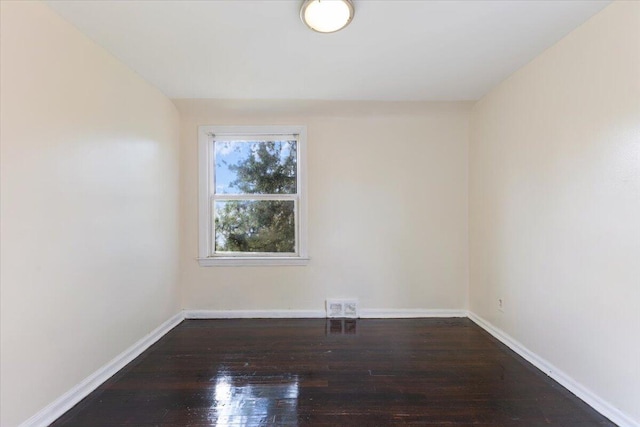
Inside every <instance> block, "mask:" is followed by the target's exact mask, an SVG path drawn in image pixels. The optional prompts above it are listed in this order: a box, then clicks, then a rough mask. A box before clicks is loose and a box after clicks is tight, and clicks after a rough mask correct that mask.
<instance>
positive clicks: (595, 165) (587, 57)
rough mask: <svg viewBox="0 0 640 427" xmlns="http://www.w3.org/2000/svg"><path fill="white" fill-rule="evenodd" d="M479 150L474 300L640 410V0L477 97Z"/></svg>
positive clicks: (526, 340)
mask: <svg viewBox="0 0 640 427" xmlns="http://www.w3.org/2000/svg"><path fill="white" fill-rule="evenodd" d="M469 157H470V172H469V183H470V184H469V191H470V202H469V205H470V253H471V257H470V309H471V311H473V312H475V313H476V314H479V315H480V316H481V317H483V318H485V319H486V320H488V321H490V322H491V323H493V324H494V325H495V326H497V327H499V328H500V329H502V330H504V331H505V332H507V333H508V334H509V335H511V336H512V337H513V338H515V339H516V340H518V341H520V342H521V343H522V344H524V345H525V346H526V347H528V348H529V349H530V350H532V351H534V352H535V353H537V354H538V355H540V356H542V357H543V358H545V359H547V360H548V361H549V362H551V363H552V364H553V365H555V366H556V367H558V368H559V369H560V370H562V371H564V372H565V373H566V374H568V375H570V376H571V377H572V378H573V379H575V380H576V381H577V382H578V383H581V384H582V385H583V386H585V387H586V388H587V389H590V390H592V391H595V392H596V394H597V395H599V396H600V397H602V398H603V399H605V400H607V401H608V402H610V403H611V404H613V405H614V406H615V407H617V408H618V409H620V410H621V411H623V412H624V413H626V414H627V415H628V416H630V417H633V419H635V420H637V421H638V422H640V340H639V339H638V336H639V335H638V334H639V331H640V3H638V2H616V3H614V4H612V5H611V6H609V7H607V8H606V9H605V10H604V11H603V12H601V13H599V14H598V15H596V16H595V17H593V18H592V19H591V20H589V21H588V22H587V23H585V24H584V25H582V26H581V27H579V28H578V29H576V30H575V31H574V32H572V33H571V34H570V35H568V36H567V37H566V38H565V39H563V40H562V41H560V42H559V43H557V44H556V45H555V46H553V47H552V48H550V49H549V50H547V51H546V52H545V53H543V54H542V55H541V56H539V57H538V58H536V59H535V60H534V61H532V62H531V63H530V64H528V65H527V66H525V67H524V68H523V69H521V70H520V71H518V72H517V73H515V74H514V75H513V76H511V77H510V78H509V79H507V80H506V81H504V82H503V83H502V84H500V85H499V86H498V87H496V88H494V89H493V90H492V91H491V92H490V93H489V94H488V95H487V96H485V97H484V98H483V99H482V100H481V101H480V102H478V104H477V105H476V106H475V107H474V110H473V115H472V124H471V131H470V155H469ZM498 298H503V299H504V313H502V312H500V311H498V308H497V299H498Z"/></svg>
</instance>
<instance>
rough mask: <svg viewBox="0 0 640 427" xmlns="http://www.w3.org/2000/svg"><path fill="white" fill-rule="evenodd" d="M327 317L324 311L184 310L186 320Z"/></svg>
mask: <svg viewBox="0 0 640 427" xmlns="http://www.w3.org/2000/svg"><path fill="white" fill-rule="evenodd" d="M322 317H326V314H325V312H324V310H184V318H185V319H306V318H322Z"/></svg>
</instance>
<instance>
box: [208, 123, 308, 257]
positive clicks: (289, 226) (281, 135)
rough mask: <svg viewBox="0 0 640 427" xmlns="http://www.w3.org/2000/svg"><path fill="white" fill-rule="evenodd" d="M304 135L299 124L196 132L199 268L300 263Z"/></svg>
mask: <svg viewBox="0 0 640 427" xmlns="http://www.w3.org/2000/svg"><path fill="white" fill-rule="evenodd" d="M305 136H306V129H305V128H304V127H302V126H296V127H291V126H287V127H273V126H271V127H233V128H231V127H216V126H203V127H201V128H200V169H201V171H200V257H199V260H200V264H201V265H219V264H222V265H225V264H230V265H233V264H235V263H237V264H240V265H243V264H247V265H252V264H251V260H259V261H261V262H258V263H257V264H258V265H265V264H270V263H273V264H281V265H287V264H291V265H301V264H304V263H305V262H301V261H304V260H307V258H306V248H305V246H306V245H305V243H306V241H305V240H306V239H305V238H306V235H305V234H306V233H305V231H306V229H305V224H304V220H305V219H306V217H305V216H306V204H305V199H304V191H303V189H304V172H305V171H304V166H303V164H302V160H303V159H304V157H303V150H304V148H303V147H304V143H305ZM203 170H204V171H206V174H205V173H204V171H203Z"/></svg>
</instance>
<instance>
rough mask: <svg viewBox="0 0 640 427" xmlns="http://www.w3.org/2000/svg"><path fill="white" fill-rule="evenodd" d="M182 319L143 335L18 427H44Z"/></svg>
mask: <svg viewBox="0 0 640 427" xmlns="http://www.w3.org/2000/svg"><path fill="white" fill-rule="evenodd" d="M183 320H184V314H183V313H182V312H180V313H178V314H176V315H175V316H173V317H172V318H170V319H169V320H167V321H166V322H164V323H163V324H162V325H160V326H158V327H157V328H156V329H154V330H153V331H151V332H150V333H149V334H147V335H146V336H145V337H144V338H142V339H141V340H140V341H138V342H136V343H135V344H133V345H132V346H131V347H129V348H128V349H126V350H125V351H124V352H122V353H120V354H119V355H118V356H116V357H115V358H113V359H112V360H111V361H110V362H109V363H107V364H106V365H104V366H103V367H101V368H100V369H98V370H97V371H95V372H94V373H93V374H91V375H89V376H88V377H87V378H85V379H84V380H83V381H82V382H81V383H79V384H76V385H75V386H74V387H73V388H72V389H71V390H69V391H67V392H66V393H65V394H63V395H62V396H60V397H59V398H57V399H56V400H54V401H53V402H51V403H50V404H49V405H47V406H46V407H44V408H42V409H41V410H40V411H38V412H37V413H36V414H35V415H33V416H32V417H31V418H29V419H28V420H26V421H25V422H23V423H22V424H20V427H46V426H48V425H49V424H51V423H52V422H54V421H55V420H57V419H58V418H60V417H61V416H62V415H63V414H64V413H65V412H67V411H68V410H69V409H71V408H73V407H74V406H75V405H77V404H78V403H79V402H80V401H81V400H82V399H84V398H85V397H87V396H88V395H89V394H90V393H91V392H92V391H94V390H95V389H96V388H98V387H99V386H100V385H101V384H102V383H104V382H105V381H106V380H108V379H109V378H111V377H112V376H113V375H115V374H116V373H117V372H118V371H119V370H120V369H122V368H124V367H125V366H126V365H127V364H128V363H129V362H131V361H132V360H133V359H135V358H136V357H138V356H139V355H140V354H141V353H142V352H143V351H145V350H146V349H148V348H149V347H151V346H152V345H153V344H155V342H156V341H158V340H159V339H160V338H162V337H163V336H164V335H165V334H166V333H167V332H169V331H170V330H171V329H173V328H174V327H175V326H177V325H178V324H179V323H180V322H182V321H183Z"/></svg>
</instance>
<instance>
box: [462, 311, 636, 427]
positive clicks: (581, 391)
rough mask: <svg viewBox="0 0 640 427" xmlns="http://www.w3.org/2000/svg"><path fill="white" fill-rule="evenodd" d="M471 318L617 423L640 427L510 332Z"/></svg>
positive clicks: (481, 319) (622, 426) (473, 315)
mask: <svg viewBox="0 0 640 427" xmlns="http://www.w3.org/2000/svg"><path fill="white" fill-rule="evenodd" d="M467 315H468V317H469V319H471V320H472V321H473V322H475V323H476V324H477V325H478V326H480V327H481V328H482V329H484V330H485V331H487V332H488V333H490V334H491V335H493V337H494V338H496V339H497V340H498V341H500V342H501V343H503V344H504V345H506V346H507V347H509V348H510V349H511V350H513V351H515V352H516V353H517V354H519V355H520V356H521V357H522V358H523V359H525V360H526V361H528V362H529V363H531V364H532V365H533V366H535V367H536V368H538V369H540V370H541V371H542V372H544V373H545V374H547V375H548V376H550V377H551V378H553V379H554V380H556V381H557V382H558V383H559V384H560V385H562V386H563V387H565V388H566V389H567V390H569V391H570V392H571V393H573V394H575V395H576V396H577V397H578V398H580V399H581V400H583V401H584V402H585V403H586V404H587V405H589V406H591V407H592V408H593V409H595V410H596V411H598V412H600V413H601V414H602V415H604V416H605V417H607V418H609V419H610V420H611V421H613V422H614V423H616V424H617V425H618V426H620V427H640V423H638V422H636V421H634V420H633V419H632V418H631V417H629V416H628V415H626V414H625V413H623V412H622V411H620V410H619V409H617V408H616V407H615V406H613V405H611V404H610V403H609V402H607V401H605V400H604V399H602V398H601V397H599V396H598V395H596V394H595V393H594V392H592V391H591V390H589V389H588V388H586V387H585V386H583V385H582V384H580V383H578V382H577V381H576V380H574V379H573V378H571V377H570V376H569V375H567V374H566V373H564V372H563V371H561V370H560V369H558V368H556V367H555V366H554V365H553V364H551V363H550V362H549V361H547V360H545V359H543V358H542V357H540V356H538V355H537V354H535V353H534V352H532V351H531V350H529V349H528V348H527V347H525V346H524V345H523V344H521V343H520V342H518V341H517V340H515V339H513V338H512V337H511V336H510V335H509V334H507V333H506V332H504V331H502V330H501V329H499V328H497V327H496V326H494V325H493V324H491V323H490V322H488V321H487V320H485V319H483V318H482V317H480V316H478V315H477V314H475V313H473V312H471V311H470V312H468V313H467Z"/></svg>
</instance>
